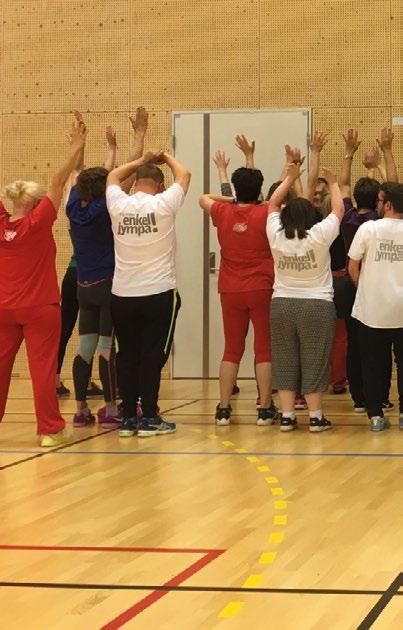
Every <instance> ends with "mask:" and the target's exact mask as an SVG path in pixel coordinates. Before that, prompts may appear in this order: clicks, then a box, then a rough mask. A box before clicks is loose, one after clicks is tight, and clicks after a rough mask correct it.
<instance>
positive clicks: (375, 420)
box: [369, 416, 390, 432]
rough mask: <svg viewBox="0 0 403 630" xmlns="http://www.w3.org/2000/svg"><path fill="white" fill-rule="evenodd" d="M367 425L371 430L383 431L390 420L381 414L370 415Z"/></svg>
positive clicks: (387, 426) (388, 425) (387, 427)
mask: <svg viewBox="0 0 403 630" xmlns="http://www.w3.org/2000/svg"><path fill="white" fill-rule="evenodd" d="M369 427H370V429H371V431H375V432H378V431H384V430H385V429H389V427H390V422H389V420H387V418H383V417H382V416H372V418H371V419H370V425H369Z"/></svg>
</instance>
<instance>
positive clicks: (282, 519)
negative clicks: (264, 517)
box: [273, 514, 288, 525]
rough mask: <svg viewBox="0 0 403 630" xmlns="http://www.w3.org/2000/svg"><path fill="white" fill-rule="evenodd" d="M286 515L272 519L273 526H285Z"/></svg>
mask: <svg viewBox="0 0 403 630" xmlns="http://www.w3.org/2000/svg"><path fill="white" fill-rule="evenodd" d="M287 522H288V518H287V514H279V515H278V516H274V517H273V525H287Z"/></svg>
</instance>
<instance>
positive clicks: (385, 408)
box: [382, 400, 395, 412]
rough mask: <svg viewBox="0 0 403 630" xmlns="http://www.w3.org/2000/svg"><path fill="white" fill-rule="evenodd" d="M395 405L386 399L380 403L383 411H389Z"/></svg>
mask: <svg viewBox="0 0 403 630" xmlns="http://www.w3.org/2000/svg"><path fill="white" fill-rule="evenodd" d="M394 406H395V405H394V404H393V402H390V400H387V401H386V402H384V403H382V409H383V411H384V412H385V411H390V410H391V409H393V407H394Z"/></svg>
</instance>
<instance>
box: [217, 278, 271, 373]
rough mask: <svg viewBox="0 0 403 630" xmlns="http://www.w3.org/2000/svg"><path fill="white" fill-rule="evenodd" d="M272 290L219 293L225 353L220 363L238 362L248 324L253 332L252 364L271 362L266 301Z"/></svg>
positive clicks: (268, 300)
mask: <svg viewBox="0 0 403 630" xmlns="http://www.w3.org/2000/svg"><path fill="white" fill-rule="evenodd" d="M272 293H273V291H271V290H267V291H265V290H260V291H242V292H239V293H221V307H222V316H223V322H224V336H225V350H224V356H223V359H222V360H223V361H229V362H230V363H240V362H241V359H242V356H243V353H244V351H245V337H246V335H247V333H248V327H249V322H250V321H251V322H252V324H253V329H254V333H255V336H254V351H255V360H256V363H270V362H271V342H270V302H271V296H272Z"/></svg>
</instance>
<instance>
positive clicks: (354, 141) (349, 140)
mask: <svg viewBox="0 0 403 630" xmlns="http://www.w3.org/2000/svg"><path fill="white" fill-rule="evenodd" d="M343 138H344V143H345V148H346V154H347V155H349V156H350V157H352V156H353V155H354V153H355V152H356V151H357V149H358V147H359V146H360V144H361V140H358V131H357V129H348V131H347V135H344V133H343Z"/></svg>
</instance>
